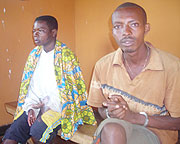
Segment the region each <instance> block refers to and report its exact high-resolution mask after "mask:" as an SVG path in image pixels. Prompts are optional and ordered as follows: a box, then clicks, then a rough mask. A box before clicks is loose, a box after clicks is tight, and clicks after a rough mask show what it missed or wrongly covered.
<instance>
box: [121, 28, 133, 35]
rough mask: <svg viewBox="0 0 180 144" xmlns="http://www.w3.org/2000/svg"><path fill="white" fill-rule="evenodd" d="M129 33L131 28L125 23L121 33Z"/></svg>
mask: <svg viewBox="0 0 180 144" xmlns="http://www.w3.org/2000/svg"><path fill="white" fill-rule="evenodd" d="M131 34H132V32H131V28H130V27H129V26H128V25H125V26H124V28H123V35H124V36H127V35H131Z"/></svg>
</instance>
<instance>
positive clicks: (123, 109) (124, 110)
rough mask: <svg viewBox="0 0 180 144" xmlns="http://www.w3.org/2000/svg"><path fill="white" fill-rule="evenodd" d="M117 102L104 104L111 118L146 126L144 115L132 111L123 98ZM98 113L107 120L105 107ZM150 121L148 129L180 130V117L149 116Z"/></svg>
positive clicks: (99, 109)
mask: <svg viewBox="0 0 180 144" xmlns="http://www.w3.org/2000/svg"><path fill="white" fill-rule="evenodd" d="M117 98H119V97H117ZM115 101H116V103H114V102H112V101H108V102H105V103H103V105H104V106H106V107H107V109H108V114H109V116H110V117H112V118H118V119H122V120H126V121H128V122H130V123H133V124H138V125H144V123H145V116H144V115H142V114H139V113H134V112H132V111H130V109H129V107H128V105H127V103H126V102H125V100H124V99H123V98H122V97H120V98H119V99H118V100H117V99H116V100H115ZM98 111H99V113H100V115H101V117H102V118H104V119H105V118H107V116H106V108H105V107H101V108H98ZM148 119H149V122H148V125H147V127H152V128H157V129H164V130H180V117H178V118H173V117H171V116H148Z"/></svg>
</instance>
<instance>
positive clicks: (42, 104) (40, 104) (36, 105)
mask: <svg viewBox="0 0 180 144" xmlns="http://www.w3.org/2000/svg"><path fill="white" fill-rule="evenodd" d="M43 106H44V103H43V102H40V103H38V104H33V105H32V108H34V109H39V108H42V107H43Z"/></svg>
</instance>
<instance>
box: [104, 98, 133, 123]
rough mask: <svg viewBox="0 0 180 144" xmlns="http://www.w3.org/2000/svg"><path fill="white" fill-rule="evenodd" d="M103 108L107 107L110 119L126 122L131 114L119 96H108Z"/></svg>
mask: <svg viewBox="0 0 180 144" xmlns="http://www.w3.org/2000/svg"><path fill="white" fill-rule="evenodd" d="M103 106H105V107H107V109H108V113H109V115H110V117H112V118H118V119H124V120H128V119H129V118H130V116H131V115H132V114H133V113H132V112H131V111H130V110H129V107H128V104H127V102H126V101H125V100H124V99H123V98H122V97H121V96H120V95H111V96H109V101H107V102H104V103H103Z"/></svg>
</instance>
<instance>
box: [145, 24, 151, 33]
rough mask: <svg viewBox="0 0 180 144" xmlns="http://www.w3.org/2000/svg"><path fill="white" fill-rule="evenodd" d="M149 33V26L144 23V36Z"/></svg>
mask: <svg viewBox="0 0 180 144" xmlns="http://www.w3.org/2000/svg"><path fill="white" fill-rule="evenodd" d="M149 31H150V24H149V23H146V24H145V35H146V34H147V33H148V32H149Z"/></svg>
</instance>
